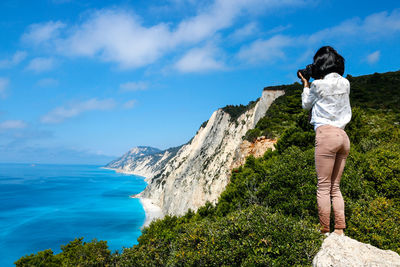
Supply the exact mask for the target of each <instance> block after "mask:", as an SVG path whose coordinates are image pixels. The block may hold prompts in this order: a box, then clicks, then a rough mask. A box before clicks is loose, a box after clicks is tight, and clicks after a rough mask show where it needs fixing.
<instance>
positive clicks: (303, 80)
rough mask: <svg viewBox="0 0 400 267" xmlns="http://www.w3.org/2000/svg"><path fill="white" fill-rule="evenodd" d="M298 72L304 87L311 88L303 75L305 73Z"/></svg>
mask: <svg viewBox="0 0 400 267" xmlns="http://www.w3.org/2000/svg"><path fill="white" fill-rule="evenodd" d="M297 74H298V76H299V77H300V79H301V82H302V83H303V85H304V87H308V88H310V83H309V82H308V81H307V80H306V79H305V78H304V77H303V75H301V72H300V71H299V72H298V73H297Z"/></svg>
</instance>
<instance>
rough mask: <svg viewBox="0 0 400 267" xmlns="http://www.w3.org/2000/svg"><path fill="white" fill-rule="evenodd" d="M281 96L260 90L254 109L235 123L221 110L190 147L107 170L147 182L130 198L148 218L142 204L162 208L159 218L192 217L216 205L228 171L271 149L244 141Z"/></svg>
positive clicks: (266, 144) (270, 142)
mask: <svg viewBox="0 0 400 267" xmlns="http://www.w3.org/2000/svg"><path fill="white" fill-rule="evenodd" d="M283 94H284V91H282V90H264V91H263V93H262V96H261V97H260V98H259V99H258V101H257V102H256V103H255V105H253V106H252V107H251V108H249V109H248V110H247V111H246V112H244V113H243V114H241V115H240V116H239V117H238V118H237V119H236V120H233V121H232V120H231V116H230V114H229V113H227V112H225V111H224V110H223V109H222V108H220V109H218V110H216V111H215V112H214V113H213V114H212V115H211V117H210V119H209V120H208V122H207V123H206V125H202V126H201V127H200V129H199V130H198V131H197V133H196V135H195V136H194V137H193V138H192V139H191V140H190V141H189V142H188V143H186V144H184V145H182V146H180V147H176V148H173V149H172V150H171V149H170V150H165V151H161V152H156V153H154V154H150V155H144V156H140V157H138V158H136V159H133V160H131V161H130V162H129V163H127V164H121V163H122V162H120V164H119V165H118V164H114V165H113V166H109V165H107V167H109V168H114V169H117V170H119V171H123V172H128V173H132V174H137V175H142V176H145V177H146V179H145V180H146V181H147V182H148V185H147V187H146V188H145V190H144V191H143V192H141V193H139V194H137V195H135V196H133V197H138V198H141V199H142V200H145V201H142V204H144V208H145V210H146V213H148V212H149V209H147V208H146V205H145V204H146V203H148V204H151V205H152V207H153V209H154V205H156V206H158V207H160V209H161V211H162V212H161V213H160V215H159V217H163V216H165V215H166V214H172V215H182V214H184V213H185V212H186V211H187V210H188V209H192V210H193V211H196V210H197V209H198V208H199V207H200V206H203V205H204V204H205V203H206V201H210V202H211V203H215V202H216V201H217V200H218V197H219V196H220V194H221V192H222V191H223V190H224V189H225V187H226V185H227V184H228V182H229V176H230V172H231V170H232V168H233V167H237V166H239V165H240V164H243V163H244V158H245V157H246V156H247V155H248V154H249V153H253V154H254V153H256V154H257V153H258V154H260V155H262V154H263V152H265V150H266V149H267V148H269V147H273V143H274V141H273V140H266V139H263V140H258V141H259V144H258V145H257V146H254V145H251V143H250V144H249V142H247V141H243V139H242V137H243V136H244V135H245V134H246V132H247V131H248V130H249V129H253V128H254V127H255V125H256V124H257V122H258V121H259V120H260V119H261V118H262V117H263V116H264V115H265V113H266V111H267V110H268V108H269V106H270V105H271V104H272V102H273V101H274V100H275V99H276V98H278V97H279V96H281V95H283ZM246 142H247V143H246ZM254 151H257V152H254ZM149 217H151V220H153V219H155V218H156V217H155V216H152V215H151V216H147V218H148V220H147V222H146V224H148V223H149Z"/></svg>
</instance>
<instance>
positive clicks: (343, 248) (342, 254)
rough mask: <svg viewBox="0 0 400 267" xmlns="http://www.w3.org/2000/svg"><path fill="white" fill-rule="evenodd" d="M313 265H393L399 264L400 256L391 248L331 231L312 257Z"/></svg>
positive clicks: (344, 266) (382, 266) (381, 266)
mask: <svg viewBox="0 0 400 267" xmlns="http://www.w3.org/2000/svg"><path fill="white" fill-rule="evenodd" d="M313 266H315V267H331V266H335V267H355V266H357V267H358V266H360V267H361V266H369V267H372V266H374V267H375V266H376V267H378V266H379V267H384V266H387V267H395V266H400V256H399V254H397V253H395V252H393V251H391V250H382V249H379V248H376V247H374V246H371V245H370V244H364V243H361V242H358V241H357V240H354V239H352V238H350V237H347V236H343V235H337V234H335V233H331V234H330V235H329V236H328V237H327V238H325V240H324V242H323V243H322V246H321V248H320V250H319V252H318V253H317V255H316V256H315V257H314V260H313Z"/></svg>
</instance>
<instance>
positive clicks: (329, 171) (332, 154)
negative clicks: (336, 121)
mask: <svg viewBox="0 0 400 267" xmlns="http://www.w3.org/2000/svg"><path fill="white" fill-rule="evenodd" d="M349 151H350V140H349V137H348V136H347V134H346V132H345V131H344V130H342V129H340V128H338V127H335V126H332V125H322V126H319V127H318V128H317V129H316V136H315V168H316V171H317V176H318V189H317V203H318V216H319V222H320V224H321V231H323V232H328V231H330V229H329V222H330V213H331V200H332V206H333V212H334V215H335V229H344V228H346V223H345V218H344V201H343V197H342V193H341V192H340V188H339V185H340V178H341V177H342V173H343V169H344V166H345V164H346V158H347V156H348V155H349Z"/></svg>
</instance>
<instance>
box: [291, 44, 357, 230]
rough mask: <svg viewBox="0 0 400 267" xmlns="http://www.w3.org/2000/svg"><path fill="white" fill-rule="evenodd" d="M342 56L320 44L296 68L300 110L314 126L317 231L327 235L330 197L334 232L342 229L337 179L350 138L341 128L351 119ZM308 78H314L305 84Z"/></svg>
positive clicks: (341, 207)
mask: <svg viewBox="0 0 400 267" xmlns="http://www.w3.org/2000/svg"><path fill="white" fill-rule="evenodd" d="M343 73H344V58H343V57H342V56H341V55H339V54H338V52H337V51H336V50H335V49H333V48H332V47H330V46H324V47H321V48H320V49H319V50H318V51H317V53H316V54H315V56H314V63H313V64H311V65H308V66H307V68H306V69H303V70H299V71H298V72H297V76H298V77H299V78H300V79H301V81H302V83H303V85H304V89H303V93H302V106H303V109H307V110H309V109H312V111H311V121H310V123H311V124H313V125H314V130H315V132H316V136H315V168H316V172H317V176H318V188H317V203H318V216H319V222H320V224H321V233H323V234H326V235H328V234H329V231H330V228H329V222H330V212H331V199H332V206H333V211H334V215H335V233H337V234H343V229H344V228H346V223H345V213H344V201H343V197H342V193H341V192H340V187H339V185H340V178H341V176H342V173H343V169H344V166H345V163H346V158H347V156H348V155H349V150H350V140H349V137H348V136H347V134H346V132H345V131H344V128H345V126H346V124H347V123H348V122H349V121H350V119H351V107H350V100H349V94H350V82H349V81H348V80H347V79H346V78H344V77H342V75H343ZM310 77H312V78H314V79H315V80H314V81H313V82H312V83H311V86H310V83H309V81H308V80H309V79H310Z"/></svg>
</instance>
